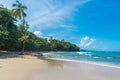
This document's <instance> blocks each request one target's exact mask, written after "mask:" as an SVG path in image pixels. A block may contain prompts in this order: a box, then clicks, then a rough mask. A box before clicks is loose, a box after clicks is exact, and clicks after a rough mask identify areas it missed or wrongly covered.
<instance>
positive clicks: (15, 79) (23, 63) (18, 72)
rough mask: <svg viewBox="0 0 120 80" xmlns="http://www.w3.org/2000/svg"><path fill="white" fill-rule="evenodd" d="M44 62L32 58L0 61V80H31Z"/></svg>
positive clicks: (25, 57)
mask: <svg viewBox="0 0 120 80" xmlns="http://www.w3.org/2000/svg"><path fill="white" fill-rule="evenodd" d="M43 65H44V61H43V60H40V59H37V58H36V57H32V56H24V57H21V58H20V57H18V58H8V59H0V80H31V79H32V77H33V76H34V75H35V74H36V73H37V71H40V69H42V67H43Z"/></svg>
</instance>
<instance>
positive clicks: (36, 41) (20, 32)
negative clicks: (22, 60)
mask: <svg viewBox="0 0 120 80" xmlns="http://www.w3.org/2000/svg"><path fill="white" fill-rule="evenodd" d="M13 7H14V9H12V10H8V9H7V8H4V7H3V6H0V50H10V51H20V50H22V52H24V50H25V51H79V47H78V46H76V45H75V44H71V43H70V42H66V41H64V40H57V39H53V37H52V36H51V37H50V39H46V38H39V37H37V36H36V35H34V34H33V33H32V32H30V31H28V28H29V25H28V23H27V22H26V20H25V16H26V13H25V12H24V10H25V9H27V7H26V6H24V5H22V4H21V3H20V2H19V1H17V2H16V3H15V4H13ZM18 19H20V21H21V24H20V25H17V24H16V23H15V21H16V20H18Z"/></svg>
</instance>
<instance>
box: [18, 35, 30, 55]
mask: <svg viewBox="0 0 120 80" xmlns="http://www.w3.org/2000/svg"><path fill="white" fill-rule="evenodd" d="M19 40H20V41H21V42H22V44H23V47H22V52H21V54H24V49H25V44H26V42H29V36H27V35H24V36H22V37H21V38H19Z"/></svg>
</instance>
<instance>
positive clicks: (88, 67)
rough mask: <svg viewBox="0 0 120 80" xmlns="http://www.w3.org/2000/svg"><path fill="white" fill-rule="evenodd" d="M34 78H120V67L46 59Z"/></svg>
mask: <svg viewBox="0 0 120 80" xmlns="http://www.w3.org/2000/svg"><path fill="white" fill-rule="evenodd" d="M46 61H47V66H45V68H44V69H43V70H42V71H40V72H39V73H38V74H37V75H36V77H35V78H34V80H56V79H57V80H119V76H120V69H117V68H111V67H105V66H98V65H92V64H84V63H80V64H77V63H74V62H66V61H58V60H46Z"/></svg>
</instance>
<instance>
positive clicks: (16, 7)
mask: <svg viewBox="0 0 120 80" xmlns="http://www.w3.org/2000/svg"><path fill="white" fill-rule="evenodd" d="M12 6H13V9H12V11H13V12H12V13H13V16H15V18H19V20H24V19H25V17H26V13H25V10H26V9H27V7H26V6H25V5H22V3H20V2H19V1H18V0H17V1H16V3H14V4H13V5H12Z"/></svg>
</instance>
